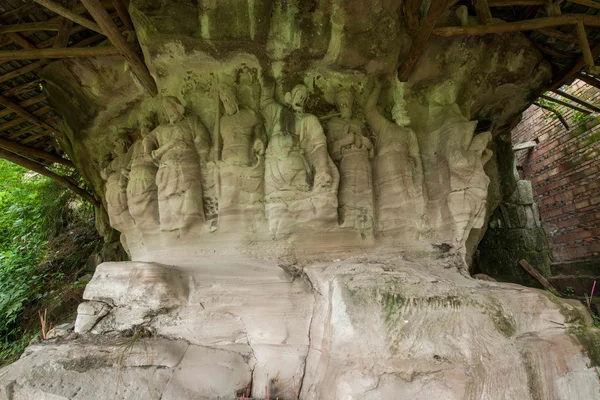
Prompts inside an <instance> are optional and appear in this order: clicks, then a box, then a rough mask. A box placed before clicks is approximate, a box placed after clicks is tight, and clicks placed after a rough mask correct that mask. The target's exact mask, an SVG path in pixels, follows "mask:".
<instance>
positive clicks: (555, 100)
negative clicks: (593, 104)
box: [540, 94, 591, 115]
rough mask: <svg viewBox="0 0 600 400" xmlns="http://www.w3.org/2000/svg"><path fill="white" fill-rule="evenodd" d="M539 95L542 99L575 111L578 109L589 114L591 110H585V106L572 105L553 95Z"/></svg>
mask: <svg viewBox="0 0 600 400" xmlns="http://www.w3.org/2000/svg"><path fill="white" fill-rule="evenodd" d="M540 97H541V98H542V99H545V100H548V101H551V102H553V103H556V104H560V105H561V106H565V107H568V108H571V109H573V110H575V111H579V112H580V113H584V114H586V115H588V114H591V111H589V110H586V109H585V108H581V107H577V106H576V105H573V104H571V103H567V102H566V101H562V100H559V99H555V98H554V97H550V96H547V95H545V94H543V95H541V96H540Z"/></svg>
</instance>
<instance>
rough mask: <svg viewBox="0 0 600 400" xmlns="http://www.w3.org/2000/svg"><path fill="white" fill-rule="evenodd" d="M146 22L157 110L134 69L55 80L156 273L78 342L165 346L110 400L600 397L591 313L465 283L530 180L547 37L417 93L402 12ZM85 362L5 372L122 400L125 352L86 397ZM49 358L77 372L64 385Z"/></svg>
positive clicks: (426, 80)
mask: <svg viewBox="0 0 600 400" xmlns="http://www.w3.org/2000/svg"><path fill="white" fill-rule="evenodd" d="M130 12H131V14H132V18H133V20H134V23H135V25H136V29H137V33H138V36H139V40H140V43H141V47H142V50H143V52H144V56H145V60H146V63H147V64H148V66H149V69H150V71H151V73H152V74H153V76H154V78H155V79H156V82H157V86H158V88H159V95H158V96H157V97H156V98H151V97H149V96H148V95H147V94H146V93H145V92H144V91H143V89H142V88H141V86H140V85H139V84H138V82H137V81H136V80H135V79H133V78H131V76H130V75H129V74H128V72H127V70H126V67H125V65H124V64H123V63H122V62H120V61H119V60H118V59H103V60H89V61H85V62H82V61H60V62H56V63H54V64H52V65H50V66H49V67H48V68H47V69H46V75H47V79H48V80H49V84H48V91H49V93H50V94H51V96H52V98H54V99H56V100H57V101H56V106H57V108H58V110H59V111H60V112H61V113H62V114H63V115H64V117H65V121H64V123H65V132H66V134H65V138H64V139H63V143H62V144H63V146H64V147H65V149H67V151H68V152H69V153H70V155H71V156H72V158H73V160H74V162H75V163H76V164H77V165H78V166H79V167H80V169H81V170H82V171H83V173H84V175H85V176H86V177H87V179H88V180H89V182H90V184H91V186H92V187H93V188H94V190H95V191H96V194H97V195H98V196H99V197H101V198H102V200H103V203H104V205H105V208H106V211H107V219H108V221H109V223H110V225H111V226H112V227H113V228H115V229H117V230H118V231H120V232H121V241H122V243H123V246H124V247H125V248H126V249H127V250H128V251H129V253H130V255H131V259H132V260H133V261H132V262H128V263H105V264H103V265H101V266H99V267H98V270H97V272H96V274H95V276H94V279H93V280H92V282H91V283H90V284H89V285H88V287H87V289H86V293H85V295H84V298H85V300H86V302H85V303H83V304H82V305H81V307H80V310H79V315H78V319H77V323H76V330H77V331H78V332H79V333H80V334H82V335H100V336H97V338H106V335H109V334H110V333H117V334H119V333H120V334H122V333H123V332H153V334H154V335H157V336H159V337H160V338H161V340H160V341H158V342H156V343H155V344H153V345H152V346H151V348H152V349H151V350H149V354H153V356H152V358H153V359H152V360H151V361H148V362H146V363H142V362H141V361H140V360H137V358H135V357H133V359H132V360H131V361H127V362H130V364H122V360H121V364H122V365H125V368H126V371H127V373H126V374H127V375H126V376H127V379H128V380H129V382H130V383H131V385H132V386H131V387H132V388H133V389H131V388H130V387H129V386H128V387H127V388H125V387H124V388H120V387H111V388H110V393H108V392H107V393H108V394H110V395H113V393H116V394H118V395H119V396H121V395H122V396H123V398H127V399H134V398H162V399H168V398H172V399H187V398H189V399H192V398H194V399H197V398H202V399H204V398H206V399H213V398H233V397H234V396H235V395H236V394H237V395H240V394H243V393H245V392H246V390H249V391H250V392H251V395H252V396H254V397H256V398H262V397H266V396H267V395H268V393H270V394H271V396H272V397H271V398H273V397H275V396H279V398H282V399H292V398H293V397H294V394H295V393H296V394H297V393H299V394H300V398H302V399H392V398H400V397H402V398H404V397H406V398H415V399H417V398H423V399H425V398H427V399H429V398H432V397H439V398H448V399H481V398H486V399H488V398H489V399H517V398H518V399H540V398H560V399H563V398H564V399H567V398H585V397H586V396H588V397H589V398H592V397H594V396H595V394H597V393H598V391H599V390H600V381H599V380H598V375H597V373H596V370H595V369H594V367H593V366H592V365H591V361H590V360H589V359H588V358H587V357H586V356H585V355H583V353H582V347H581V345H580V344H579V343H578V342H577V341H576V340H575V339H574V338H573V336H572V335H571V333H572V332H577V333H578V334H579V335H580V336H581V337H585V338H586V340H588V343H595V342H594V340H593V338H594V337H595V331H594V330H593V329H592V328H590V322H589V320H588V319H586V314H585V310H583V311H582V310H581V309H580V307H577V306H573V305H569V304H563V303H562V302H560V301H559V300H557V299H555V298H554V297H553V296H546V295H545V294H541V293H539V292H536V291H534V290H529V289H524V288H521V287H517V286H511V285H505V284H496V283H487V282H480V281H475V280H473V279H471V278H470V277H468V276H467V275H468V274H467V273H466V268H467V267H466V264H465V261H468V260H469V259H470V255H471V254H472V251H473V250H474V248H475V247H476V245H477V242H478V241H479V239H480V237H481V236H482V230H483V227H484V226H486V220H487V218H488V217H489V215H491V212H492V211H493V209H494V208H495V207H496V206H497V204H498V203H499V200H500V198H501V197H502V196H503V195H505V194H506V193H505V192H510V189H511V188H510V187H511V185H512V184H513V183H514V182H512V179H513V177H512V166H511V163H512V154H511V150H510V138H509V135H508V133H509V130H510V128H511V127H512V126H513V124H514V123H515V121H516V119H517V118H518V115H519V113H520V112H521V111H522V110H523V109H524V108H525V107H526V106H527V105H528V104H529V102H530V101H531V100H532V99H533V98H534V97H535V94H536V91H537V90H539V88H540V87H541V85H542V84H543V83H544V82H546V81H547V80H548V79H549V69H548V66H547V65H546V63H545V62H543V61H542V59H541V57H540V55H539V53H538V52H537V51H536V50H535V49H534V48H533V47H532V46H531V44H530V43H529V42H528V41H527V40H526V38H525V37H524V36H522V35H518V34H515V35H497V36H483V37H468V38H453V39H432V40H430V41H429V43H428V45H427V47H426V48H425V49H424V52H423V55H422V56H421V58H420V59H419V62H418V63H417V65H416V67H415V69H414V71H413V73H412V75H411V76H410V78H409V79H408V81H407V82H399V81H398V80H397V78H396V72H395V71H396V68H397V66H398V63H399V62H402V61H403V60H404V59H405V58H406V54H407V52H408V49H409V47H410V43H411V39H410V36H409V35H408V34H407V33H406V21H405V18H404V16H403V15H402V10H401V7H400V5H399V4H398V2H395V1H391V0H390V1H377V2H372V1H366V0H364V1H362V0H361V1H352V2H347V1H338V0H332V1H276V0H274V1H266V0H253V1H247V2H245V1H233V0H224V1H210V0H206V1H202V2H199V3H195V2H187V1H170V2H163V1H148V0H132V1H131V3H130ZM440 21H441V22H440V23H444V24H456V23H458V22H457V21H458V20H457V18H456V17H455V16H454V14H453V11H450V12H448V13H447V14H446V15H444V16H443V17H442V19H441V20H440ZM332 260H333V261H332ZM460 272H462V274H461V273H460ZM86 337H88V336H84V338H86ZM81 340H84V339H80V341H81ZM85 340H87V339H85ZM163 341H165V342H164V343H163ZM82 343H83V342H81V343H80V342H71V343H67V344H64V345H63V344H60V343H59V344H56V345H55V346H54V345H53V347H52V348H51V349H50V348H48V347H45V346H43V347H38V348H33V349H32V351H31V353H30V354H29V355H27V356H26V357H24V358H23V359H22V360H21V361H19V363H18V364H16V365H15V366H13V367H11V368H9V369H7V370H4V371H0V374H4V376H3V377H2V376H0V378H1V379H3V381H4V382H7V383H6V384H5V386H4V388H5V389H3V390H5V391H6V392H7V393H8V390H9V389H7V388H9V387H10V388H11V389H10V390H12V391H13V392H11V393H19V396H26V394H27V393H35V394H36V395H40V396H41V395H42V394H43V395H44V396H50V397H51V396H57V397H56V398H69V399H70V398H85V396H84V395H78V394H77V393H89V390H88V391H86V390H83V383H82V381H81V380H82V379H85V380H86V381H87V380H91V381H92V382H93V383H91V384H90V385H91V387H99V386H100V385H103V383H102V382H105V380H102V379H98V380H95V378H94V377H95V376H97V375H104V374H106V372H107V371H110V370H111V369H113V368H115V365H116V364H115V361H114V358H112V357H113V356H112V355H111V356H109V355H107V354H115V353H116V352H117V350H116V349H115V348H114V346H112V345H111V344H106V343H104V344H102V343H101V342H100V343H99V344H98V346H100V348H104V349H105V350H106V351H107V353H104V354H99V353H98V354H95V353H94V354H92V355H90V357H91V358H92V359H93V360H95V361H97V362H96V363H95V364H93V365H90V366H89V368H87V367H86V368H84V371H83V374H82V375H80V376H72V375H71V373H70V372H69V371H70V370H71V369H72V368H71V364H69V363H67V362H66V361H64V360H66V359H68V358H70V357H75V358H76V359H77V360H79V358H78V357H77V356H74V354H73V353H74V352H75V351H76V349H77V346H80V345H82ZM161 346H162V347H161ZM592 348H593V346H592ZM136 349H137V347H136ZM46 351H53V352H56V353H55V354H58V355H57V357H58V359H59V360H58V361H57V363H58V364H57V367H56V369H55V370H53V371H51V372H48V371H47V372H44V373H42V372H39V371H41V370H40V368H41V367H40V364H39V363H40V362H43V361H40V360H42V358H43V357H45V355H44V354H46ZM98 351H99V352H100V351H101V350H98ZM37 355H40V357H42V358H37V359H36V357H37ZM154 356H156V358H154ZM136 357H137V356H136ZM126 359H129V358H126ZM136 360H137V361H136ZM117 364H118V363H117ZM78 365H79V364H78ZM143 368H146V369H147V371H146V372H148V373H149V374H150V375H152V374H155V373H156V374H157V375H155V376H156V377H157V378H156V379H155V380H153V381H152V383H151V384H150V383H149V378H148V377H146V376H145V375H144V373H143V371H142V369H143ZM25 370H31V371H33V372H31V374H34V375H35V374H38V373H42V375H43V376H44V377H43V378H42V380H44V381H45V380H47V379H52V376H62V377H64V381H65V382H68V385H65V386H61V387H60V388H56V387H50V388H49V387H47V386H44V387H38V386H36V385H35V384H33V383H32V381H33V380H34V378H33V376H34V375H31V374H29V373H26V372H24V371H25ZM142 375H144V376H142ZM35 376H37V375H35ZM153 376H154V375H153ZM103 379H104V378H103ZM65 387H68V388H69V390H71V389H72V390H73V391H72V392H69V391H68V390H67V389H65ZM142 387H143V388H144V389H143V390H142V389H141V388H142ZM247 388H249V389H247ZM63 389H64V390H63ZM1 393H2V392H0V394H1ZM78 396H80V397H78ZM82 396H83V397H82ZM52 398H55V397H52Z"/></svg>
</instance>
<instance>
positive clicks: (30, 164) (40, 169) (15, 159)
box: [0, 149, 100, 207]
mask: <svg viewBox="0 0 600 400" xmlns="http://www.w3.org/2000/svg"><path fill="white" fill-rule="evenodd" d="M0 158H4V159H5V160H7V161H10V162H12V163H14V164H18V165H20V166H22V167H23V168H27V169H28V170H31V171H33V172H37V173H38V174H40V175H44V176H47V177H48V178H50V179H54V180H55V181H56V182H58V183H60V184H61V185H63V186H65V187H66V188H68V189H70V190H72V191H73V192H75V193H76V194H77V195H79V196H81V197H83V198H84V199H85V200H87V201H89V202H90V203H91V204H93V205H94V206H96V207H99V206H100V202H98V200H96V198H95V197H94V196H92V195H91V194H90V193H88V192H87V191H85V190H83V189H82V188H80V187H79V186H77V185H76V184H74V183H73V182H72V181H71V180H69V179H67V178H65V177H64V176H61V175H58V174H56V173H54V172H52V171H50V170H48V169H46V168H45V167H44V166H43V165H42V164H38V163H36V162H35V161H31V160H29V159H27V158H25V157H22V156H19V155H17V154H15V153H12V152H10V151H6V150H2V149H0Z"/></svg>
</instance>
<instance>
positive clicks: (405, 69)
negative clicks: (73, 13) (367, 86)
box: [82, 0, 458, 82]
mask: <svg viewBox="0 0 600 400" xmlns="http://www.w3.org/2000/svg"><path fill="white" fill-rule="evenodd" d="M82 1H90V0H82ZM457 2H458V0H439V1H435V2H432V3H431V5H430V6H429V10H428V11H427V15H426V16H425V18H423V21H422V23H421V29H420V30H419V34H418V35H417V37H416V38H415V39H414V40H413V42H412V45H411V46H410V50H409V51H408V55H407V56H406V59H405V60H404V62H403V63H402V65H400V68H398V79H399V80H400V82H406V81H407V80H408V78H409V76H410V74H411V73H412V70H413V68H414V67H415V65H416V64H417V62H418V61H419V58H420V57H421V54H423V51H424V50H425V48H426V46H427V41H428V40H429V36H430V35H431V32H432V31H433V28H434V27H435V24H436V22H437V20H438V18H439V17H440V16H441V15H442V14H443V13H444V11H446V10H448V9H449V8H450V7H452V6H453V5H454V4H456V3H457Z"/></svg>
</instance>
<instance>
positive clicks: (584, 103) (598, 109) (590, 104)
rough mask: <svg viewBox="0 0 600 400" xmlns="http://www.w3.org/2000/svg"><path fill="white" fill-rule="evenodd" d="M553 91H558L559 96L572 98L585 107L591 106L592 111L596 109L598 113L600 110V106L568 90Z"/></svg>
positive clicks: (555, 91)
mask: <svg viewBox="0 0 600 400" xmlns="http://www.w3.org/2000/svg"><path fill="white" fill-rule="evenodd" d="M552 92H554V93H556V94H557V95H559V96H562V97H564V98H565V99H568V100H571V101H572V102H574V103H577V104H579V105H580V106H583V107H585V108H589V109H590V110H592V111H595V112H597V113H599V112H600V107H598V106H595V105H593V104H592V103H588V102H587V101H585V100H581V99H580V98H579V97H575V96H573V95H571V94H569V93H567V92H563V91H562V90H558V89H556V90H553V91H552Z"/></svg>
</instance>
